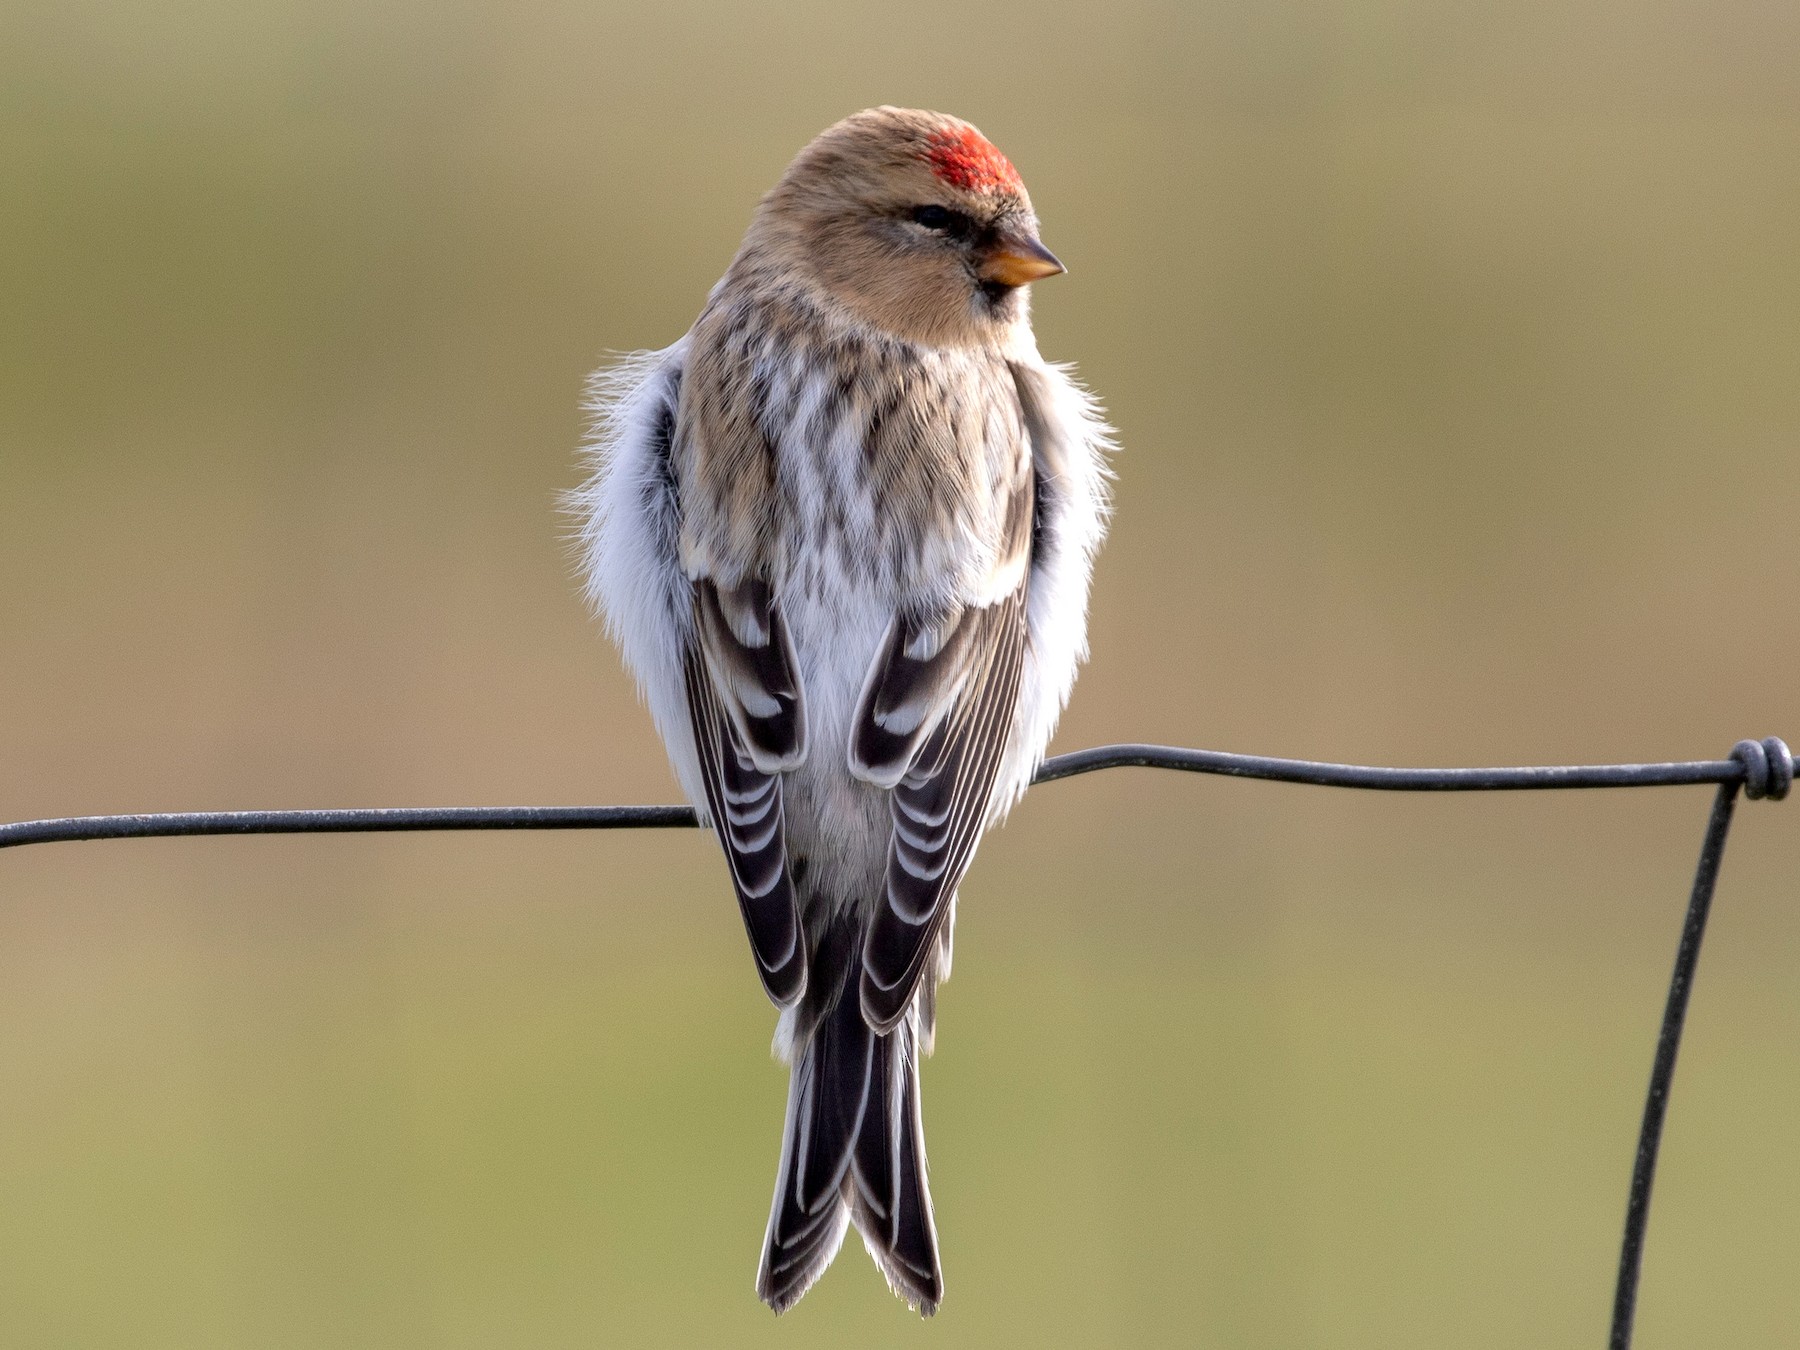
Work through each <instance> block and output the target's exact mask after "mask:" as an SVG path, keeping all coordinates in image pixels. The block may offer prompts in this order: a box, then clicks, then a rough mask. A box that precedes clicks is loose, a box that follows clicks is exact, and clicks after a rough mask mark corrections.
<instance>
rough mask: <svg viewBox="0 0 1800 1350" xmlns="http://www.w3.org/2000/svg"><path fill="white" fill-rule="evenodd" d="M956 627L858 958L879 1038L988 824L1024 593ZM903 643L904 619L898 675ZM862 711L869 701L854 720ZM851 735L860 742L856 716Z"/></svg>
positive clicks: (911, 986) (902, 785) (881, 677)
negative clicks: (957, 668)
mask: <svg viewBox="0 0 1800 1350" xmlns="http://www.w3.org/2000/svg"><path fill="white" fill-rule="evenodd" d="M958 623H959V626H963V627H966V628H967V629H968V631H967V632H966V633H965V634H962V635H960V636H958V637H953V638H949V639H946V640H945V641H944V642H942V644H941V650H942V651H944V652H951V651H955V652H958V653H960V661H959V664H960V665H962V666H963V667H964V669H963V670H962V672H961V673H960V675H959V676H958V677H957V678H955V679H950V678H948V677H946V676H939V677H937V683H938V685H939V686H940V687H942V688H946V689H954V690H955V697H954V701H953V702H952V703H951V704H950V706H949V707H948V708H947V709H945V710H944V711H943V712H941V713H940V714H939V715H938V716H937V717H936V718H935V720H932V719H929V718H927V719H926V720H925V721H924V722H923V723H922V725H923V726H924V727H925V729H926V734H925V735H924V737H923V739H922V740H920V741H917V742H916V743H915V748H914V750H913V752H912V753H911V754H910V755H909V756H908V761H909V762H908V763H907V764H906V766H905V767H904V769H903V771H902V772H901V773H900V774H899V775H898V781H897V782H896V784H895V786H894V790H893V793H892V795H891V797H890V799H889V803H890V810H891V814H892V818H893V826H894V833H893V838H892V840H891V841H890V842H889V845H888V862H887V876H886V881H885V886H884V891H883V897H882V898H883V903H882V904H881V906H880V907H879V908H878V909H877V910H876V912H875V917H874V918H873V920H872V921H871V922H870V924H869V932H868V937H867V939H866V942H865V946H864V950H863V978H862V993H861V1003H862V1011H863V1016H864V1017H865V1018H867V1019H868V1021H869V1025H870V1026H872V1027H874V1028H875V1029H876V1031H877V1032H887V1031H889V1030H890V1029H892V1027H893V1026H894V1025H895V1024H896V1023H897V1022H899V1020H900V1019H901V1017H903V1016H904V1015H905V1013H906V1008H907V1005H908V1004H909V1003H910V1002H911V1001H912V996H913V993H914V991H915V990H916V989H917V988H918V983H919V978H920V976H921V975H922V974H923V973H924V970H925V966H926V963H927V959H928V957H929V956H930V954H931V952H932V951H933V950H934V948H935V947H936V944H937V940H938V936H939V933H940V931H941V930H942V928H943V924H944V921H945V919H946V918H947V917H948V916H949V913H950V908H951V905H952V904H953V902H954V900H955V897H956V887H957V885H958V883H960V882H961V881H962V878H963V873H964V872H966V871H967V870H968V867H969V861H970V859H971V858H972V857H973V856H974V852H975V844H976V841H977V840H978V839H979V838H980V835H981V828H982V826H983V825H984V824H985V823H986V820H987V813H988V805H989V801H990V799H991V798H992V796H993V789H994V777H995V775H996V773H997V772H998V771H999V767H1000V760H1001V756H1002V754H1003V753H1004V751H1005V748H1006V741H1007V737H1008V735H1009V734H1010V732H1011V730H1012V721H1013V711H1014V708H1015V707H1016V706H1017V704H1018V698H1019V673H1020V670H1021V668H1022V666H1023V663H1024V654H1025V588H1024V586H1023V585H1021V586H1020V587H1019V588H1018V589H1017V590H1016V591H1014V592H1013V593H1012V594H1011V595H1009V596H1007V597H1006V598H1005V599H1004V600H1001V601H1000V602H998V603H997V604H994V605H990V606H986V607H984V608H981V609H973V608H971V609H965V610H964V611H963V612H962V614H961V617H960V619H959V620H958ZM909 645H910V642H909V627H908V625H907V624H906V622H905V621H904V620H903V621H901V622H900V623H899V624H897V625H896V629H895V632H894V633H893V634H892V635H891V636H890V640H889V643H888V646H887V648H886V649H884V650H885V653H886V657H887V660H888V661H889V663H890V668H891V669H896V670H897V669H901V668H902V667H903V663H904V662H905V660H906V659H907V658H906V657H905V653H906V651H907V649H908V646H909ZM915 649H916V648H915ZM886 685H887V677H886V674H885V673H884V672H878V673H877V675H876V676H875V677H874V678H872V679H871V681H870V687H871V689H872V690H876V691H879V690H881V689H883V688H884V687H886ZM867 706H871V700H870V699H869V697H868V696H866V695H865V709H862V710H859V712H860V711H866V708H867ZM857 727H858V734H859V735H860V733H861V731H862V729H863V724H862V718H861V717H859V719H858V723H857ZM871 743H873V742H871Z"/></svg>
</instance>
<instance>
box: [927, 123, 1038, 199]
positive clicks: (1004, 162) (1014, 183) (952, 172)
mask: <svg viewBox="0 0 1800 1350" xmlns="http://www.w3.org/2000/svg"><path fill="white" fill-rule="evenodd" d="M925 158H926V160H927V161H928V162H929V163H930V165H931V171H932V172H933V173H935V174H936V175H937V176H938V177H939V178H941V179H943V180H944V181H945V182H946V183H948V184H950V186H951V187H954V188H960V189H961V190H962V191H964V192H1023V191H1024V190H1025V184H1024V183H1023V182H1021V181H1020V179H1019V171H1018V170H1017V169H1015V168H1013V166H1012V162H1011V161H1010V160H1008V159H1007V157H1006V156H1005V155H1003V154H1001V153H1000V151H999V149H998V148H996V147H995V145H994V144H993V142H992V141H990V140H988V139H987V137H985V136H983V135H982V134H981V133H980V132H979V131H977V130H975V128H974V127H964V128H963V129H962V130H961V131H940V132H939V133H938V134H937V135H935V136H933V137H932V138H931V148H930V149H929V150H927V151H926V153H925Z"/></svg>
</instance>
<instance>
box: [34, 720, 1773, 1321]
mask: <svg viewBox="0 0 1800 1350" xmlns="http://www.w3.org/2000/svg"><path fill="white" fill-rule="evenodd" d="M1130 767H1136V768H1150V769H1175V770H1180V771H1183V772H1186V773H1205V774H1217V775H1221V776H1223V777H1227V778H1258V779H1263V780H1266V781H1270V782H1277V783H1309V784H1313V785H1315V786H1318V787H1339V788H1364V789H1372V790H1375V791H1386V792H1510V791H1542V790H1547V789H1572V788H1621V787H1675V786H1684V785H1685V786H1693V785H1696V784H1701V783H1711V784H1715V785H1716V786H1717V791H1716V792H1715V793H1714V794H1713V802H1712V811H1711V814H1710V815H1709V816H1708V817H1707V823H1706V834H1705V837H1704V839H1703V841H1702V843H1701V846H1700V861H1699V864H1698V866H1696V868H1695V869H1694V884H1693V888H1692V890H1691V891H1690V892H1689V896H1688V907H1687V916H1686V918H1685V920H1684V921H1683V923H1682V927H1681V940H1680V943H1679V945H1678V946H1677V947H1676V951H1675V968H1674V972H1673V973H1672V975H1671V976H1670V979H1669V992H1668V998H1667V1000H1666V1001H1665V1003H1664V1006H1663V1017H1662V1025H1661V1027H1660V1029H1659V1030H1658V1033H1657V1038H1656V1054H1655V1057H1654V1059H1653V1061H1652V1063H1651V1068H1650V1090H1649V1093H1648V1094H1647V1096H1646V1098H1645V1101H1644V1115H1643V1120H1642V1123H1641V1125H1640V1126H1639V1129H1638V1140H1637V1152H1636V1154H1635V1155H1634V1158H1633V1161H1632V1168H1631V1187H1630V1190H1629V1191H1628V1192H1627V1200H1626V1206H1625V1233H1624V1237H1623V1240H1622V1241H1621V1242H1620V1244H1619V1274H1618V1281H1617V1284H1616V1285H1615V1287H1614V1291H1613V1313H1612V1327H1611V1334H1610V1336H1609V1338H1608V1342H1607V1344H1608V1347H1609V1350H1630V1345H1631V1331H1632V1320H1633V1318H1634V1317H1635V1315H1636V1309H1637V1290H1638V1274H1639V1271H1640V1270H1641V1268H1642V1265H1643V1256H1644V1238H1645V1233H1646V1231H1647V1228H1648V1224H1649V1220H1650V1190H1651V1186H1652V1184H1653V1182H1654V1181H1655V1179H1656V1157H1657V1150H1658V1148H1659V1146H1660V1145H1661V1143H1662V1129H1663V1120H1664V1118H1665V1116H1666V1115H1667V1114H1668V1109H1669V1090H1670V1087H1671V1086H1672V1084H1673V1083H1674V1079H1675V1059H1676V1055H1677V1054H1678V1053H1679V1051H1680V1049H1681V1031H1682V1026H1683V1024H1684V1023H1685V1021H1686V1019H1687V1006H1688V997H1689V995H1690V994H1691V993H1692V991H1693V985H1694V970H1695V967H1696V966H1697V965H1698V963H1699V960H1700V943H1701V940H1702V938H1703V937H1704V936H1705V934H1706V920H1707V916H1708V913H1709V912H1710V910H1711V907H1712V897H1713V890H1714V888H1715V887H1716V886H1717V884H1718V879H1719V866H1720V864H1721V863H1722V862H1723V860H1724V857H1725V843H1726V837H1727V836H1728V835H1729V833H1730V831H1731V818H1732V814H1733V811H1734V810H1735V808H1736V805H1737V798H1738V793H1739V792H1740V791H1741V792H1742V793H1743V795H1744V796H1746V797H1748V798H1749V799H1750V800H1751V801H1758V800H1762V799H1765V798H1766V799H1768V800H1770V801H1780V800H1781V799H1782V798H1784V797H1786V796H1787V795H1788V791H1789V789H1790V788H1791V787H1792V786H1793V782H1794V757H1793V755H1792V753H1791V752H1790V751H1789V750H1788V747H1787V746H1786V744H1784V743H1783V742H1782V741H1781V740H1780V739H1779V738H1778V737H1774V736H1770V737H1768V738H1766V739H1764V740H1761V741H1739V742H1738V743H1737V744H1736V745H1734V746H1733V747H1732V749H1731V754H1730V755H1729V756H1728V757H1727V758H1725V759H1705V760H1684V761H1670V762H1666V763H1661V764H1576V765H1539V766H1526V767H1509V768H1491V769H1401V768H1387V767H1383V766H1378V765H1367V764H1324V763H1318V762H1316V761H1313V760H1304V759H1273V758H1270V757H1268V756H1264V755H1234V754H1228V753H1226V752H1224V751H1220V750H1189V749H1183V748H1180V747H1177V746H1167V745H1102V746H1096V747H1094V748H1093V749H1090V750H1077V751H1075V752H1074V753H1072V754H1067V755H1058V756H1057V757H1056V758H1054V759H1049V760H1046V761H1044V764H1043V766H1042V767H1041V768H1040V769H1039V770H1038V772H1037V776H1036V777H1035V778H1034V779H1033V780H1032V781H1033V782H1034V783H1053V782H1055V781H1056V780H1057V779H1059V778H1073V777H1075V776H1076V775H1077V774H1084V773H1094V772H1096V771H1098V770H1101V769H1119V768H1130ZM699 823H700V821H699V818H698V816H697V815H696V814H695V812H694V810H693V808H692V807H688V806H436V807H432V806H426V807H377V808H372V809H352V810H326V811H183V812H170V813H164V814H154V815H120V816H69V817H64V818H61V819H56V820H23V821H18V822H15V823H13V824H10V825H0V848H14V847H18V846H21V845H24V844H50V843H70V842H76V841H81V840H91V839H151V838H169V837H175V836H186V835H226V834H366V833H373V832H385V831H413V830H644V829H679V828H684V827H693V826H697V825H698V824H699Z"/></svg>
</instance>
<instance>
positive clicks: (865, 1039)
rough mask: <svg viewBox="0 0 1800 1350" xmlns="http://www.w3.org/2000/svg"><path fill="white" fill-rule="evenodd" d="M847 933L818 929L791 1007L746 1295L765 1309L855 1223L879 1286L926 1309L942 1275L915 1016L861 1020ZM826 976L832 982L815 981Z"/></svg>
mask: <svg viewBox="0 0 1800 1350" xmlns="http://www.w3.org/2000/svg"><path fill="white" fill-rule="evenodd" d="M856 939H857V934H855V933H854V932H844V933H842V934H841V935H840V934H839V933H838V932H833V933H829V934H827V935H826V937H825V939H824V940H823V941H822V942H821V943H820V944H819V949H818V951H817V952H816V953H815V954H814V958H813V961H812V963H811V966H812V973H813V978H812V979H811V980H809V982H808V983H809V987H808V990H807V994H806V997H805V999H804V1000H803V1002H802V1005H801V1007H800V1008H799V1009H797V1010H796V1011H797V1014H798V1016H797V1018H796V1021H795V1032H794V1041H795V1053H794V1068H793V1077H792V1080H791V1081H790V1083H789V1086H788V1112H787V1128H786V1136H785V1141H784V1143H783V1146H782V1151H781V1168H780V1171H779V1173H778V1175H777V1178H776V1183H775V1197H774V1202H773V1204H772V1206H771V1208H770V1212H769V1228H768V1233H767V1235H766V1236H765V1238H764V1241H763V1257H762V1266H761V1268H760V1269H759V1270H758V1272H757V1277H756V1291H757V1293H758V1294H759V1295H760V1296H761V1297H762V1299H763V1301H764V1302H765V1303H767V1304H768V1305H769V1306H770V1307H771V1308H773V1309H774V1310H775V1311H776V1312H784V1311H786V1310H787V1309H788V1308H790V1307H792V1306H793V1305H794V1304H795V1303H797V1302H799V1300H800V1298H801V1296H802V1295H803V1294H805V1293H806V1291H807V1290H808V1289H810V1288H811V1287H812V1285H813V1282H814V1281H816V1280H817V1279H818V1278H819V1276H820V1275H822V1274H824V1272H825V1268H826V1267H827V1266H829V1265H830V1264H831V1262H832V1259H833V1258H834V1257H835V1256H836V1255H837V1252H838V1248H839V1247H840V1246H841V1245H842V1243H843V1240H844V1234H845V1230H846V1228H847V1227H848V1225H849V1223H850V1222H852V1221H854V1222H855V1224H856V1227H857V1229H858V1230H859V1231H860V1232H861V1233H862V1237H863V1244H864V1245H865V1246H866V1247H867V1248H868V1249H869V1255H870V1256H872V1257H873V1258H874V1259H875V1264H876V1265H877V1266H878V1267H879V1268H880V1270H881V1273H882V1274H883V1275H884V1276H885V1277H886V1278H887V1282H888V1285H889V1286H890V1287H891V1288H892V1289H893V1290H894V1292H895V1293H896V1294H898V1295H900V1297H902V1298H904V1299H905V1300H906V1301H907V1303H909V1304H910V1305H911V1306H912V1307H914V1308H916V1309H917V1310H918V1311H919V1312H921V1313H923V1314H925V1315H927V1316H929V1315H930V1314H931V1313H933V1312H935V1311H936V1310H937V1306H938V1303H939V1302H940V1301H941V1300H942V1298H943V1283H944V1281H943V1272H942V1268H941V1266H940V1264H939V1260H938V1248H937V1230H936V1227H935V1225H934V1224H933V1221H932V1214H931V1192H930V1190H929V1188H928V1185H927V1179H926V1175H925V1137H924V1134H923V1131H922V1126H921V1117H920V1113H919V1078H918V1055H917V1039H918V1032H917V1014H916V1013H909V1014H908V1015H907V1016H906V1017H905V1018H904V1019H903V1020H902V1021H901V1022H900V1024H899V1025H898V1026H896V1027H895V1028H894V1030H893V1031H891V1032H889V1033H887V1034H886V1035H877V1034H876V1033H875V1032H874V1031H872V1030H871V1029H870V1028H869V1025H868V1024H867V1023H866V1022H865V1021H864V1020H863V1016H862V1005H861V1001H860V999H859V997H858V992H857V991H858V989H859V987H860V986H859V981H860V980H861V977H862V959H861V952H862V944H861V942H860V941H858V940H856ZM833 966H835V967H836V969H831V967H833ZM827 973H829V974H830V975H833V976H836V978H834V979H825V978H820V977H821V976H823V975H826V974H827ZM827 999H829V1000H830V1001H829V1003H827V1002H826V1000H827Z"/></svg>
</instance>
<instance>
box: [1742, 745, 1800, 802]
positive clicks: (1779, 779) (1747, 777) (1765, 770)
mask: <svg viewBox="0 0 1800 1350" xmlns="http://www.w3.org/2000/svg"><path fill="white" fill-rule="evenodd" d="M1731 757H1732V758H1733V759H1735V760H1736V761H1737V762H1738V763H1739V764H1741V765H1743V766H1744V795H1745V796H1746V797H1748V798H1749V799H1750V800H1751V801H1753V802H1756V801H1762V800H1763V799H1764V798H1767V799H1768V800H1769V801H1772V802H1778V801H1780V800H1781V799H1782V798H1783V797H1785V796H1787V795H1788V789H1789V788H1791V787H1792V786H1793V785H1794V756H1793V755H1792V754H1791V753H1790V752H1789V750H1788V748H1787V744H1786V742H1784V741H1783V740H1782V739H1781V737H1779V736H1768V737H1765V738H1764V739H1762V740H1760V741H1739V742H1738V743H1737V744H1736V745H1734V746H1732V747H1731Z"/></svg>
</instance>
